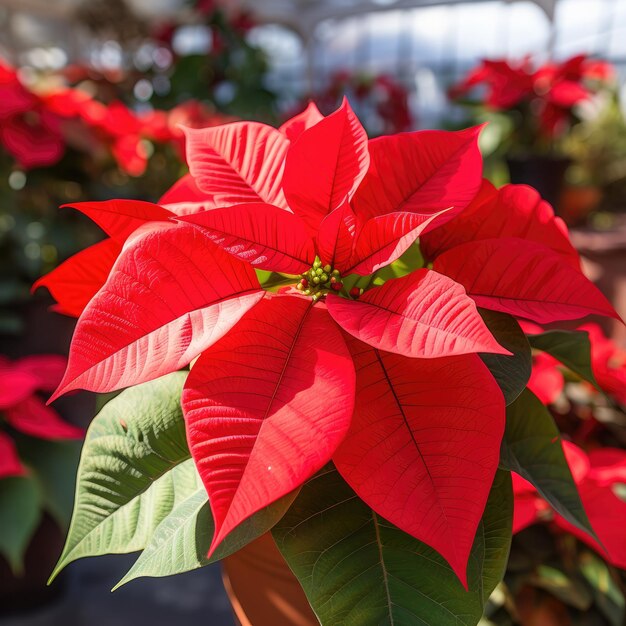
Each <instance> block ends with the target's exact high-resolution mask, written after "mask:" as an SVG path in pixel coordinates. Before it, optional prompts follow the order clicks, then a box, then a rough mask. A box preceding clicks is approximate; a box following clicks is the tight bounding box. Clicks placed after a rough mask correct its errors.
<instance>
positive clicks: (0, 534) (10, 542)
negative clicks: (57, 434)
mask: <svg viewBox="0 0 626 626" xmlns="http://www.w3.org/2000/svg"><path fill="white" fill-rule="evenodd" d="M40 519H41V509H40V492H39V489H38V488H37V483H36V482H35V481H34V480H33V479H32V478H30V477H29V476H11V477H9V478H3V479H2V480H0V554H1V555H2V556H4V557H5V558H6V559H7V561H8V562H9V565H10V566H11V569H12V570H13V572H14V573H15V574H16V575H19V574H21V573H22V571H23V567H24V563H23V558H24V553H25V552H26V548H27V547H28V544H29V543H30V540H31V538H32V536H33V534H34V532H35V530H37V526H38V525H39V521H40Z"/></svg>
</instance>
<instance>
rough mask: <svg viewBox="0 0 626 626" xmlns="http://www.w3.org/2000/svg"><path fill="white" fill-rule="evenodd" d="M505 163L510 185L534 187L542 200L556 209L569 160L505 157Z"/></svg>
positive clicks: (528, 156) (532, 156) (551, 157)
mask: <svg viewBox="0 0 626 626" xmlns="http://www.w3.org/2000/svg"><path fill="white" fill-rule="evenodd" d="M506 162H507V165H508V166H509V175H510V178H511V182H512V183H515V184H516V185H530V186H531V187H534V188H535V189H536V190H537V191H538V192H539V193H540V194H541V197H542V198H544V199H545V200H547V201H548V202H549V203H550V204H551V205H552V206H553V207H554V208H555V209H557V206H558V200H559V196H560V194H561V190H562V189H563V183H564V181H565V172H566V171H567V168H568V167H569V166H570V164H571V160H570V159H566V158H564V157H553V156H538V155H527V156H519V157H515V156H512V157H507V160H506Z"/></svg>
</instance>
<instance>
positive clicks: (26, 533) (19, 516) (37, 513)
mask: <svg viewBox="0 0 626 626" xmlns="http://www.w3.org/2000/svg"><path fill="white" fill-rule="evenodd" d="M65 366H66V359H65V358H64V357H62V356H57V355H52V354H40V355H31V356H28V357H24V358H21V359H18V360H16V361H11V360H10V359H8V358H6V357H4V356H0V426H1V428H0V525H1V526H2V536H1V537H0V555H1V556H2V557H4V558H5V559H6V560H7V561H8V563H9V565H10V566H11V568H12V569H13V571H14V572H16V573H19V572H20V571H21V570H22V565H23V562H22V560H23V556H24V552H25V550H26V548H27V546H28V543H29V541H30V539H31V537H32V535H33V533H34V532H35V530H36V529H37V526H38V525H39V523H40V521H41V518H42V515H43V513H44V512H46V513H49V514H50V515H52V516H53V517H54V518H55V520H56V521H57V523H58V524H59V525H60V526H61V527H62V528H63V529H64V530H65V529H66V528H67V524H68V523H69V514H70V512H71V483H72V481H71V475H70V476H69V478H68V477H67V476H66V473H65V470H66V469H67V468H68V467H70V466H71V465H72V461H73V460H74V461H77V457H78V449H77V448H76V446H75V445H72V443H70V442H72V441H73V440H78V439H82V438H83V436H84V432H83V430H82V429H81V428H78V427H76V426H74V425H72V424H70V423H68V422H66V421H64V420H63V419H62V418H61V417H60V416H59V414H58V413H57V412H56V411H55V410H54V409H52V407H49V406H46V404H45V401H44V400H43V398H42V396H41V394H42V393H50V392H51V391H52V390H53V389H55V387H56V386H57V385H58V384H59V381H60V380H61V377H62V375H63V370H64V369H65ZM75 467H76V465H74V468H75ZM68 482H69V485H68V484H67V483H68ZM63 483H65V484H63ZM68 486H69V487H70V489H68V488H67V487H68ZM68 496H69V497H68Z"/></svg>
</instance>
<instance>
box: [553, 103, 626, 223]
mask: <svg viewBox="0 0 626 626" xmlns="http://www.w3.org/2000/svg"><path fill="white" fill-rule="evenodd" d="M606 95H607V97H606V98H599V99H597V100H596V101H594V102H589V103H588V104H586V105H585V106H583V107H581V116H582V117H583V120H582V122H581V123H580V124H577V125H576V126H575V127H574V128H572V131H571V132H570V133H569V135H568V136H567V137H566V138H565V141H564V149H565V151H566V153H567V154H568V155H569V156H570V157H571V158H572V160H573V163H572V167H571V168H570V169H569V171H568V176H567V179H568V180H567V183H568V186H567V187H566V190H565V191H566V194H565V193H564V195H563V197H562V199H561V205H562V211H563V213H564V217H565V218H566V219H567V220H568V221H569V223H585V221H587V218H589V217H590V216H592V215H593V213H594V212H595V211H600V212H601V213H602V216H601V218H600V219H599V220H595V222H596V223H598V225H599V226H601V225H604V227H605V228H606V227H607V226H614V222H615V215H616V214H619V213H623V212H624V208H625V207H626V119H625V118H624V109H623V103H622V102H621V101H620V98H619V96H618V94H615V93H608V94H606Z"/></svg>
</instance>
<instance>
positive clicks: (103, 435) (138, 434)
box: [51, 372, 198, 580]
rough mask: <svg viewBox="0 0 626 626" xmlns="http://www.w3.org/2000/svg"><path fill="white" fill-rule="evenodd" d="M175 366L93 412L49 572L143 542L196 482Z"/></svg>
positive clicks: (180, 378)
mask: <svg viewBox="0 0 626 626" xmlns="http://www.w3.org/2000/svg"><path fill="white" fill-rule="evenodd" d="M185 377H186V373H184V372H176V373H174V374H170V375H169V376H164V377H163V378H159V379H157V380H155V381H152V382H149V383H145V384H143V385H138V386H136V387H132V388H130V389H127V390H125V391H123V392H122V393H121V394H119V395H118V396H116V397H115V398H114V399H113V400H111V401H110V402H109V403H108V404H107V405H106V406H105V407H104V408H103V409H102V411H100V413H99V414H98V415H97V416H96V417H95V418H94V420H93V422H92V424H91V426H90V428H89V430H88V431H87V437H86V439H85V444H84V447H83V452H82V456H81V460H80V465H79V468H78V481H77V486H76V498H75V504H74V514H73V517H72V523H71V525H70V531H69V536H68V538H67V542H66V544H65V548H64V550H63V554H62V555H61V558H60V560H59V563H58V564H57V567H56V569H55V571H54V572H53V574H52V577H51V580H52V579H54V578H55V576H56V575H57V574H58V573H59V572H60V571H61V570H62V569H63V568H64V567H65V566H66V565H67V564H68V563H71V562H72V561H75V560H76V559H79V558H82V557H86V556H97V555H100V554H110V553H128V552H134V551H136V550H141V549H143V548H144V547H145V545H146V543H147V541H148V539H149V538H150V537H151V536H152V533H153V531H154V529H156V527H157V526H158V525H159V523H160V522H161V521H162V520H163V519H165V517H167V515H169V513H170V512H171V511H172V509H173V508H174V507H175V506H176V505H177V504H178V502H179V501H180V500H181V499H183V498H186V497H187V496H188V495H189V493H190V492H191V491H192V490H194V489H195V488H197V481H198V477H197V473H196V472H190V471H189V470H187V469H186V468H185V467H177V466H178V465H180V464H181V463H183V461H186V460H187V459H189V458H190V454H189V449H188V447H187V441H186V437H185V423H184V420H183V415H182V409H181V407H180V394H181V391H182V387H183V384H184V382H185Z"/></svg>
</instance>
